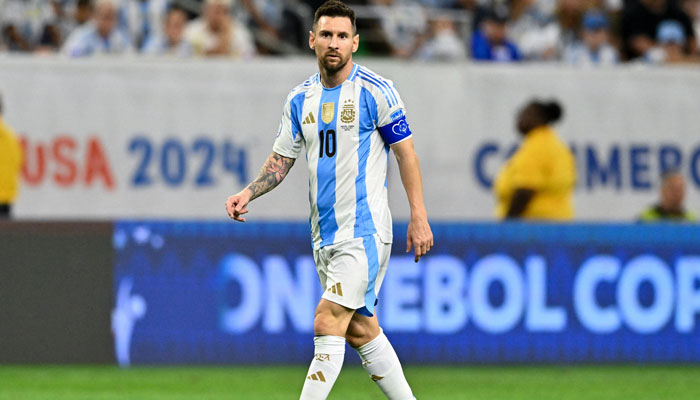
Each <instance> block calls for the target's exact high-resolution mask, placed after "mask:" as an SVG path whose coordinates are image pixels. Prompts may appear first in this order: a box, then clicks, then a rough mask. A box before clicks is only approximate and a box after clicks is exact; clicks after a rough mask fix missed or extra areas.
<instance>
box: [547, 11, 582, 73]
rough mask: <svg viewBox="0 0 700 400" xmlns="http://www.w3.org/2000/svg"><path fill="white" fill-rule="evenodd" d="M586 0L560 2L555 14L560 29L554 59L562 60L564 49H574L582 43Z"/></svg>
mask: <svg viewBox="0 0 700 400" xmlns="http://www.w3.org/2000/svg"><path fill="white" fill-rule="evenodd" d="M586 7H587V2H586V1H585V0H559V2H558V3H557V9H556V13H555V17H556V23H557V26H558V28H559V34H558V43H557V44H556V52H555V56H554V57H553V59H557V60H560V59H561V57H562V53H563V49H565V48H567V47H572V46H574V45H575V44H576V43H578V42H580V41H581V38H582V28H583V15H584V14H585V12H586Z"/></svg>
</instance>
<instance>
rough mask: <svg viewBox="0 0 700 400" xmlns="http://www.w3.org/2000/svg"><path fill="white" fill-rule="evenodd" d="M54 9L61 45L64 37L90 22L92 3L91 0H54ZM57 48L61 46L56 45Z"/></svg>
mask: <svg viewBox="0 0 700 400" xmlns="http://www.w3.org/2000/svg"><path fill="white" fill-rule="evenodd" d="M54 4H56V5H55V6H54V9H56V10H57V11H56V15H57V18H58V28H59V32H60V36H61V41H60V45H63V43H64V42H65V40H66V38H67V37H68V36H70V34H71V33H72V32H73V31H74V30H76V29H78V27H80V26H82V25H83V24H86V23H88V22H90V19H92V13H93V10H94V5H93V2H92V0H74V1H64V2H56V1H54ZM58 47H59V48H60V47H61V46H58Z"/></svg>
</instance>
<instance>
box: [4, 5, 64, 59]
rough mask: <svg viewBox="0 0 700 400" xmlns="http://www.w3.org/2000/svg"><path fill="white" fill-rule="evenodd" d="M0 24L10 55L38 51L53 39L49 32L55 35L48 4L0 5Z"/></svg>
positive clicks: (50, 6) (56, 30)
mask: <svg viewBox="0 0 700 400" xmlns="http://www.w3.org/2000/svg"><path fill="white" fill-rule="evenodd" d="M0 23H1V24H2V36H3V38H4V41H5V44H6V46H7V48H8V50H10V51H24V52H27V51H34V50H38V49H41V46H42V42H44V44H50V42H51V40H52V39H55V37H54V38H52V37H51V35H50V32H54V33H55V32H58V27H57V26H55V14H54V9H53V6H52V5H51V2H50V1H49V0H5V1H4V2H2V1H0ZM45 32H46V33H45ZM55 44H56V45H57V44H58V43H55Z"/></svg>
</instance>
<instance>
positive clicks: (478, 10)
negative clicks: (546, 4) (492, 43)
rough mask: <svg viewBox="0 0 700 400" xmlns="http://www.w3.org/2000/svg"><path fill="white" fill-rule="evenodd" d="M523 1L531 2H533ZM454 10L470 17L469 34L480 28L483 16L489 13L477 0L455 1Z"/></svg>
mask: <svg viewBox="0 0 700 400" xmlns="http://www.w3.org/2000/svg"><path fill="white" fill-rule="evenodd" d="M514 1H518V0H514ZM525 1H530V2H532V1H534V0H525ZM455 9H457V10H464V11H467V12H468V13H469V14H470V15H471V26H470V27H469V31H470V32H476V31H477V30H478V29H479V27H480V26H481V21H482V20H483V19H484V15H486V13H488V11H489V8H488V7H486V6H484V5H483V4H482V3H481V2H480V1H479V0H457V2H456V4H455Z"/></svg>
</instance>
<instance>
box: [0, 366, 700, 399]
mask: <svg viewBox="0 0 700 400" xmlns="http://www.w3.org/2000/svg"><path fill="white" fill-rule="evenodd" d="M305 375H306V367H303V366H289V367H157V368H143V367H139V368H131V369H119V368H116V367H110V366H7V365H6V366H0V400H44V399H45V400H83V399H84V400H88V399H89V400H112V399H129V400H132V399H133V400H160V399H163V400H165V399H168V400H180V399H188V400H189V399H197V400H200V399H201V400H215V399H216V400H218V399H222V400H223V399H227V400H231V399H240V400H258V399H261V400H262V399H265V400H274V399H298V398H299V392H300V388H301V385H302V383H303V380H304V376H305ZM406 376H407V378H408V380H409V382H410V383H411V385H412V387H413V390H414V394H415V395H416V396H417V398H418V399H419V400H440V399H444V400H454V399H473V400H480V399H489V400H509V399H513V400H515V399H518V400H521V399H522V400H526V399H527V400H529V399H533V400H535V399H536V400H548V399H552V400H554V399H556V400H562V399H563V400H576V399H631V400H647V399H648V400H684V399H688V400H690V399H693V400H697V399H700V365H686V366H678V365H655V366H637V365H626V366H544V367H541V366H507V367H502V366H498V367H496V366H483V367H481V366H468V367H461V366H456V367H447V366H439V367H438V366H411V365H408V366H406ZM383 398H384V397H383V395H382V393H381V392H380V391H379V389H378V388H377V387H375V385H374V383H372V381H371V380H370V379H369V378H368V377H367V375H366V374H365V372H364V371H363V370H362V369H361V368H359V367H345V368H344V369H343V371H342V372H341V374H340V378H339V379H338V381H337V382H336V385H335V387H334V388H333V391H332V392H331V395H330V397H329V399H335V400H372V399H383Z"/></svg>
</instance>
